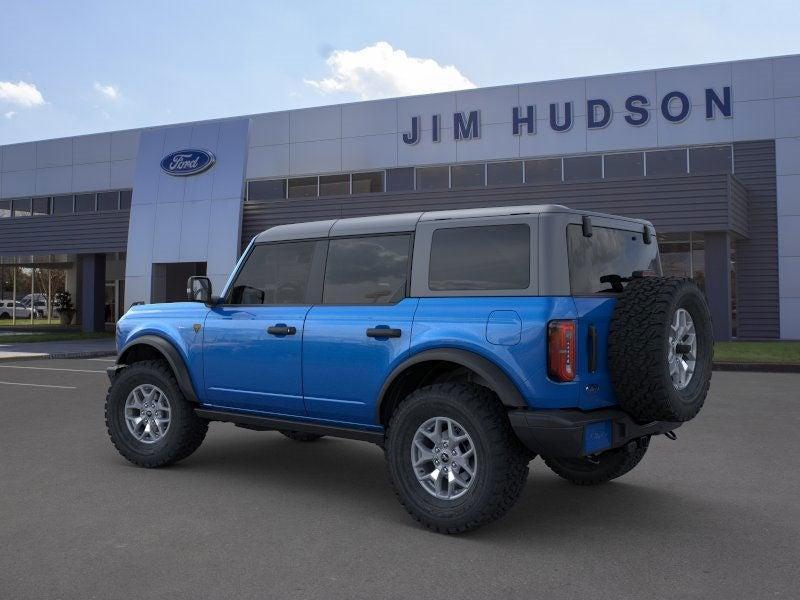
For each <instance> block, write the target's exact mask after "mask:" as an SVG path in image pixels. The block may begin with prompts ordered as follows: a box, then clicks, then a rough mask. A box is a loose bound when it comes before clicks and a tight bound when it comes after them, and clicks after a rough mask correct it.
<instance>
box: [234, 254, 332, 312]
mask: <svg viewBox="0 0 800 600" xmlns="http://www.w3.org/2000/svg"><path fill="white" fill-rule="evenodd" d="M318 243H320V242H287V243H281V244H263V245H260V246H255V247H254V248H253V251H252V252H251V253H250V255H249V256H248V257H247V260H245V263H244V265H243V266H242V269H241V271H239V274H238V275H237V276H236V281H235V282H234V284H233V287H232V288H231V293H230V300H229V302H228V303H229V304H305V303H306V302H307V300H306V298H307V294H308V282H309V277H310V275H311V264H312V262H313V258H314V249H315V248H316V246H317V244H318Z"/></svg>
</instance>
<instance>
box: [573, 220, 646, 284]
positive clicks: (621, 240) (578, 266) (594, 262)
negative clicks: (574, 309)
mask: <svg viewBox="0 0 800 600" xmlns="http://www.w3.org/2000/svg"><path fill="white" fill-rule="evenodd" d="M567 253H568V258H569V283H570V288H571V290H572V294H573V295H576V296H580V295H588V294H600V293H608V292H611V291H612V288H611V284H610V283H603V282H601V281H600V278H601V277H603V276H605V275H619V276H620V277H630V276H631V274H632V273H633V272H634V271H653V272H655V273H657V274H659V275H660V274H661V262H660V260H659V256H658V244H657V243H656V240H655V239H653V240H652V241H651V242H650V243H649V244H645V243H644V235H643V234H642V233H640V232H636V231H625V230H623V229H609V228H607V227H593V228H592V236H591V237H586V236H585V235H583V228H582V226H581V225H568V226H567Z"/></svg>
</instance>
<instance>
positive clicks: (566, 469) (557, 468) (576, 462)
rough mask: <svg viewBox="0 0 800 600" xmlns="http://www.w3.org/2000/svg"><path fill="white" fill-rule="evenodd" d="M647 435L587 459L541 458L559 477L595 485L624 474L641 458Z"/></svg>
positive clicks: (648, 443)
mask: <svg viewBox="0 0 800 600" xmlns="http://www.w3.org/2000/svg"><path fill="white" fill-rule="evenodd" d="M649 445H650V437H649V436H646V437H643V438H639V439H638V440H634V441H632V442H630V443H628V444H626V445H625V446H623V447H621V448H614V449H613V450H608V451H607V452H603V453H602V454H599V455H598V456H595V457H589V458H547V457H545V458H544V463H545V464H546V465H547V466H548V467H550V470H551V471H553V473H555V474H556V475H558V476H559V477H563V478H564V479H566V480H567V481H569V482H570V483H574V484H575V485H598V484H601V483H606V482H607V481H611V480H612V479H616V478H617V477H622V476H623V475H625V473H628V472H629V471H630V470H631V469H633V468H634V467H635V466H636V465H638V464H639V462H640V461H641V460H642V458H644V455H645V452H647V447H648V446H649Z"/></svg>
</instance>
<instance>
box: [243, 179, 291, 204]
mask: <svg viewBox="0 0 800 600" xmlns="http://www.w3.org/2000/svg"><path fill="white" fill-rule="evenodd" d="M284 198H286V180H285V179H267V180H266V181H251V182H249V183H248V184H247V199H248V200H249V201H251V202H258V201H259V200H283V199H284Z"/></svg>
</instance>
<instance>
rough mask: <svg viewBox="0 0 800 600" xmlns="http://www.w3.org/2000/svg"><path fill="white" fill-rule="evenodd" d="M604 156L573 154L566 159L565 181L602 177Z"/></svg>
mask: <svg viewBox="0 0 800 600" xmlns="http://www.w3.org/2000/svg"><path fill="white" fill-rule="evenodd" d="M602 177H603V157H602V156H600V155H597V156H571V157H569V158H565V159H564V181H583V180H587V179H602Z"/></svg>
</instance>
